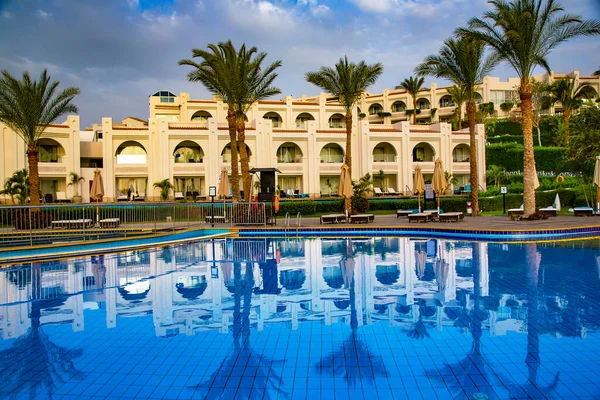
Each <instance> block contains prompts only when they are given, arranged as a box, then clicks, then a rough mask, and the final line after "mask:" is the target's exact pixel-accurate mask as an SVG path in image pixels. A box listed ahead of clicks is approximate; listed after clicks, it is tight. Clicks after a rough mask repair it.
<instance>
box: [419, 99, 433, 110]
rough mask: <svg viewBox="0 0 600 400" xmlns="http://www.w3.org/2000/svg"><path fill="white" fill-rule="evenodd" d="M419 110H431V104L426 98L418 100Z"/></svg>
mask: <svg viewBox="0 0 600 400" xmlns="http://www.w3.org/2000/svg"><path fill="white" fill-rule="evenodd" d="M417 108H418V109H419V110H429V109H430V108H431V103H430V102H429V100H427V99H426V98H425V97H421V98H420V99H418V100H417Z"/></svg>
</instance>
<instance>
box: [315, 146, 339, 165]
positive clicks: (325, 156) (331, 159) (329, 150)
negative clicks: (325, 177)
mask: <svg viewBox="0 0 600 400" xmlns="http://www.w3.org/2000/svg"><path fill="white" fill-rule="evenodd" d="M320 157H321V162H322V163H342V162H344V150H343V149H342V147H341V146H340V145H339V144H337V143H328V144H326V145H325V146H323V148H322V149H321V155H320Z"/></svg>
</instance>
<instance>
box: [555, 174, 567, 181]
mask: <svg viewBox="0 0 600 400" xmlns="http://www.w3.org/2000/svg"><path fill="white" fill-rule="evenodd" d="M564 181H565V177H564V176H562V175H559V176H557V177H556V182H564Z"/></svg>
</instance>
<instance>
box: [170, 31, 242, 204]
mask: <svg viewBox="0 0 600 400" xmlns="http://www.w3.org/2000/svg"><path fill="white" fill-rule="evenodd" d="M207 47H208V49H209V51H206V50H201V49H193V50H192V57H198V58H200V59H202V61H201V62H200V63H197V62H195V61H193V60H188V59H185V60H180V61H179V65H189V66H191V67H194V68H195V69H194V70H193V71H191V72H189V73H188V75H187V77H188V80H189V81H190V82H200V83H202V84H203V85H204V86H205V87H206V88H207V89H208V90H209V91H210V92H211V93H213V94H216V95H218V96H220V97H221V98H222V99H223V102H225V104H227V125H228V128H229V142H230V147H231V190H232V193H233V196H232V197H233V200H234V201H239V199H240V178H239V171H238V144H237V135H236V131H237V125H236V116H235V86H236V81H235V80H236V77H237V74H236V73H235V72H234V71H235V68H236V66H237V53H236V51H235V49H234V48H233V44H232V43H231V41H228V42H227V43H219V44H218V45H214V44H209V45H208V46H207Z"/></svg>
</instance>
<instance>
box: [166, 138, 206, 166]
mask: <svg viewBox="0 0 600 400" xmlns="http://www.w3.org/2000/svg"><path fill="white" fill-rule="evenodd" d="M173 158H174V159H175V162H176V163H201V162H203V161H204V151H203V150H202V147H200V146H199V145H198V144H197V143H195V142H192V141H191V140H186V141H183V142H181V143H179V144H178V145H177V147H175V151H173Z"/></svg>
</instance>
